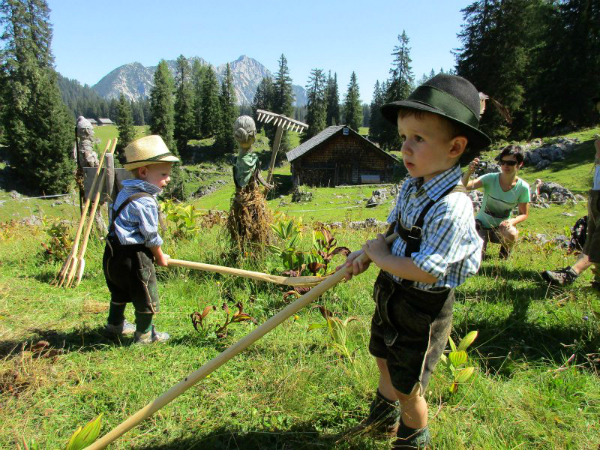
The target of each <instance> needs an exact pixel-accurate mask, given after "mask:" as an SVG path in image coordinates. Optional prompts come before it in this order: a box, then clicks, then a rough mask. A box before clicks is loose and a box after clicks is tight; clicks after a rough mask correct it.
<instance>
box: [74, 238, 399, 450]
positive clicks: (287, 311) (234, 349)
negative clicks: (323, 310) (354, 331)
mask: <svg viewBox="0 0 600 450" xmlns="http://www.w3.org/2000/svg"><path fill="white" fill-rule="evenodd" d="M396 237H398V235H397V234H396V233H394V234H393V235H391V236H388V237H387V238H386V242H387V243H388V244H391V243H392V242H393V241H394V240H395V239H396ZM359 258H361V259H362V260H363V262H366V261H367V260H368V257H367V255H365V254H364V253H362V254H361V255H360V256H359ZM345 274H346V271H345V270H339V271H338V272H335V273H334V274H333V275H331V276H330V277H328V278H326V279H325V280H324V281H323V282H321V283H319V284H318V285H317V286H315V287H314V288H312V289H311V290H310V291H308V292H307V293H306V294H304V295H303V296H302V297H300V298H299V299H298V300H296V301H295V302H293V303H291V304H289V305H288V306H286V307H285V308H284V309H282V310H281V311H280V312H278V313H277V314H275V315H274V316H273V317H271V318H270V319H269V320H267V321H266V322H265V323H263V324H262V325H260V326H259V327H258V328H256V329H254V330H253V331H252V332H251V333H249V334H247V335H246V336H245V337H243V338H242V339H240V340H239V341H237V342H236V343H235V344H233V345H232V346H231V347H229V348H228V349H227V350H225V351H224V352H222V353H221V354H219V355H218V356H216V357H215V358H213V359H211V360H210V361H208V362H207V363H206V364H204V365H203V366H202V367H200V368H199V369H198V370H196V371H195V372H192V373H191V374H190V375H188V376H187V377H185V378H184V379H183V381H180V382H179V383H178V384H176V385H175V386H173V387H172V388H171V389H169V390H168V391H167V392H165V393H164V394H162V395H161V396H160V397H158V398H157V399H156V400H154V401H152V402H150V403H148V404H147V405H146V406H145V407H143V408H142V409H140V410H139V411H138V412H136V413H135V414H134V415H132V416H131V417H129V418H128V419H127V420H125V422H123V423H121V424H120V425H119V426H117V427H116V428H115V429H113V430H112V431H110V432H109V433H108V434H106V435H104V436H103V437H101V438H100V439H98V440H97V441H96V442H94V443H93V444H91V445H90V446H88V447H86V449H85V450H98V449H102V448H105V447H106V446H107V445H108V444H110V443H111V442H113V441H115V440H116V439H117V438H119V437H120V436H122V435H123V434H125V433H126V432H127V431H129V430H131V429H132V428H133V427H135V426H136V425H137V424H139V423H140V422H141V421H142V420H144V419H146V418H148V417H150V416H151V415H152V414H154V413H155V412H156V411H158V410H159V409H161V408H162V407H163V406H165V405H167V404H168V403H170V402H171V401H173V400H174V399H175V398H177V397H179V396H180V395H181V394H183V393H184V392H185V391H187V390H188V389H189V388H191V387H192V386H193V385H195V384H196V383H197V382H198V381H200V380H202V379H203V378H205V377H206V376H207V375H209V374H210V373H211V372H213V371H214V370H216V369H218V368H219V367H221V366H222V365H223V364H225V363H226V362H227V361H229V360H230V359H231V358H233V357H234V356H236V355H237V354H238V353H241V352H242V351H243V350H245V349H246V348H248V347H249V346H250V345H252V344H254V343H255V342H256V341H258V340H259V339H260V338H262V337H263V336H264V335H265V334H267V333H268V332H270V331H272V330H273V329H274V328H276V327H278V326H279V325H281V323H283V322H284V321H285V320H286V319H288V318H289V317H291V316H293V315H294V314H296V313H297V312H298V311H300V310H301V309H302V308H304V307H305V306H306V305H308V304H310V303H312V302H313V301H314V300H316V299H317V298H318V297H319V296H321V295H322V294H324V293H325V292H326V291H327V290H329V289H331V288H332V287H334V286H335V285H336V284H338V283H339V282H340V281H342V280H343V279H344V275H345Z"/></svg>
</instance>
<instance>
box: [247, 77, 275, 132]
mask: <svg viewBox="0 0 600 450" xmlns="http://www.w3.org/2000/svg"><path fill="white" fill-rule="evenodd" d="M274 89H275V88H274V86H273V80H272V79H271V77H264V78H263V79H262V80H261V81H260V83H258V86H257V87H256V93H255V94H254V100H252V115H253V116H254V119H255V120H256V119H257V117H258V113H257V112H256V111H257V110H259V109H262V110H265V111H273V100H274V95H275V90H274ZM262 128H263V124H262V122H257V123H256V129H257V131H260V130H262Z"/></svg>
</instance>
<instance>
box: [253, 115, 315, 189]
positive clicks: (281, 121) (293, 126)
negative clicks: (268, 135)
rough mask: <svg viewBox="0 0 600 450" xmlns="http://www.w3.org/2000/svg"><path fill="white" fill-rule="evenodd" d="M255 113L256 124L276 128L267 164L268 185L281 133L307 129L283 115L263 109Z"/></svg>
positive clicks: (302, 123)
mask: <svg viewBox="0 0 600 450" xmlns="http://www.w3.org/2000/svg"><path fill="white" fill-rule="evenodd" d="M256 113H257V114H258V117H257V119H256V120H257V121H258V122H262V123H268V124H272V125H273V126H275V127H277V131H276V132H275V139H274V140H273V153H271V162H270V163H269V174H268V175H267V183H270V182H271V178H272V177H273V167H275V159H276V158H277V152H278V151H279V145H280V144H281V136H282V135H283V132H284V131H285V130H290V131H304V130H305V129H306V128H308V124H306V123H304V122H300V121H298V120H295V119H290V118H289V117H287V116H284V115H283V114H277V113H274V112H271V111H265V110H264V109H257V110H256Z"/></svg>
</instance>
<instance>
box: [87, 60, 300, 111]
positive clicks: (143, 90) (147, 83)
mask: <svg viewBox="0 0 600 450" xmlns="http://www.w3.org/2000/svg"><path fill="white" fill-rule="evenodd" d="M188 60H189V61H190V62H192V61H195V60H197V61H199V62H200V63H201V64H202V65H208V64H209V63H208V62H207V61H206V60H204V59H203V58H201V57H199V56H193V57H191V58H188ZM167 65H168V67H169V70H171V72H172V74H173V75H175V67H176V62H175V61H174V60H171V61H167ZM226 66H227V65H226V64H221V65H219V66H218V67H216V68H215V72H216V74H217V78H218V79H219V81H221V80H222V79H223V76H224V75H225V70H226ZM229 66H230V67H231V74H232V76H233V86H234V89H235V93H236V96H237V103H238V104H251V103H252V101H253V100H254V94H255V93H256V88H257V86H258V84H259V83H260V82H261V81H262V79H263V78H264V77H267V76H268V77H272V74H271V72H270V71H269V70H268V69H267V68H266V67H265V66H263V65H262V64H261V63H260V62H259V61H257V60H255V59H253V58H250V57H249V56H247V55H241V56H240V57H239V58H238V59H236V60H235V61H233V62H231V63H230V64H229ZM156 67H157V66H151V67H145V66H143V65H142V64H141V63H139V62H132V63H128V64H123V65H122V66H119V67H117V68H116V69H114V70H112V71H111V72H110V73H108V75H106V76H104V77H103V78H102V79H101V80H100V81H99V82H98V83H97V84H95V85H94V86H93V87H92V89H93V90H95V91H96V92H98V94H100V95H101V96H102V97H104V98H106V99H112V98H117V99H118V98H119V97H120V96H121V94H123V95H124V96H125V97H126V98H127V99H128V100H139V99H142V98H147V97H149V96H150V91H151V89H152V87H153V86H154V72H155V71H156ZM213 67H214V66H213ZM293 88H294V94H295V95H296V100H297V101H296V103H297V104H298V105H300V106H302V105H305V104H306V91H305V90H304V88H303V87H301V86H296V85H294V86H293Z"/></svg>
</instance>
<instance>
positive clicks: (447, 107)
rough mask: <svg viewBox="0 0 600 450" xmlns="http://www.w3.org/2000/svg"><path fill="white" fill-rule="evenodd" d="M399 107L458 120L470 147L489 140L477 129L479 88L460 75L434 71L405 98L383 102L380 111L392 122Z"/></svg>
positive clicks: (483, 146) (484, 143)
mask: <svg viewBox="0 0 600 450" xmlns="http://www.w3.org/2000/svg"><path fill="white" fill-rule="evenodd" d="M401 109H414V110H418V111H425V112H429V113H433V114H437V115H439V116H442V117H445V118H446V119H448V120H450V121H452V122H454V123H458V124H460V125H461V126H462V128H463V129H464V133H465V135H466V137H467V138H468V139H469V147H470V149H471V150H481V149H484V148H485V147H487V146H489V145H490V143H491V140H490V138H489V137H488V136H487V135H486V134H485V133H483V132H482V131H481V130H479V118H480V113H479V111H480V99H479V92H478V91H477V89H476V88H475V86H473V85H472V84H471V82H470V81H468V80H465V79H464V78H462V77H459V76H456V75H446V74H443V73H441V74H439V75H436V76H435V77H433V78H431V79H430V80H429V81H426V82H425V83H423V84H422V85H421V86H419V87H418V88H417V89H415V90H414V91H413V93H412V94H410V95H409V96H408V98H407V99H406V100H400V101H396V102H392V103H387V104H385V105H383V106H382V107H381V114H382V115H383V117H385V118H386V119H387V120H389V121H390V122H391V123H393V124H394V125H396V124H397V121H398V111H399V110H401Z"/></svg>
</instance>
